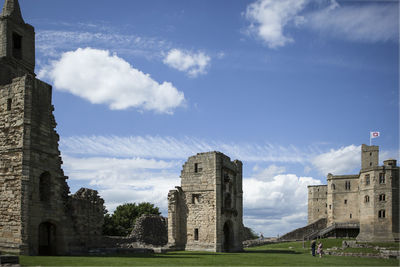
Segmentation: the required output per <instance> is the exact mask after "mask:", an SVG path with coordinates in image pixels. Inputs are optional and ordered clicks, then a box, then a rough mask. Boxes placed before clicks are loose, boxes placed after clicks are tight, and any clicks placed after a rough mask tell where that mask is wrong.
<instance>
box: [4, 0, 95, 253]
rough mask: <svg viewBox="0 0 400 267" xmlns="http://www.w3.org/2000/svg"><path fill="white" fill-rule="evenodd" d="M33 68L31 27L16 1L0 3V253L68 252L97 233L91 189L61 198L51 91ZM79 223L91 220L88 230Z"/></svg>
mask: <svg viewBox="0 0 400 267" xmlns="http://www.w3.org/2000/svg"><path fill="white" fill-rule="evenodd" d="M34 69H35V33H34V28H33V27H32V26H31V25H29V24H26V23H25V22H24V20H23V18H22V15H21V10H20V6H19V3H18V0H5V3H4V7H3V10H2V13H1V15H0V251H7V252H14V253H20V254H31V255H37V254H42V255H55V254H70V253H71V252H72V251H73V250H82V249H83V248H84V247H87V246H90V243H91V242H96V237H97V236H99V235H100V234H101V224H102V220H103V217H102V216H103V215H102V212H103V200H102V199H100V198H99V197H98V195H97V192H96V191H93V190H86V189H81V190H80V191H79V192H78V193H77V194H75V195H73V196H69V195H68V194H69V187H68V185H67V183H66V179H67V177H66V176H65V175H64V172H63V170H62V169H61V164H62V161H61V157H60V151H59V149H58V140H59V136H58V134H57V133H56V131H55V127H56V122H55V119H54V116H53V109H54V107H53V105H52V103H51V99H52V88H51V86H50V85H48V84H46V83H44V82H42V81H40V80H38V79H36V78H35V73H34ZM82 190H83V191H82ZM82 215H87V216H88V218H84V219H83V218H82V217H81V216H82ZM86 220H89V221H90V220H93V221H97V222H96V223H95V224H94V225H93V226H92V228H91V231H86V230H88V229H87V228H86V227H85V224H86V222H85V221H86ZM99 224H100V225H99Z"/></svg>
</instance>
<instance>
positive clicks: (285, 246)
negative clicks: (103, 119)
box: [20, 240, 399, 266]
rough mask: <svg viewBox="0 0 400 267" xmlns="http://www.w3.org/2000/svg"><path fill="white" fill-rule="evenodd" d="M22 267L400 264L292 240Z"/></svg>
mask: <svg viewBox="0 0 400 267" xmlns="http://www.w3.org/2000/svg"><path fill="white" fill-rule="evenodd" d="M323 244H324V247H325V248H328V247H332V246H337V247H340V246H341V240H324V241H323ZM20 262H21V264H22V265H23V266H274V265H275V266H399V260H396V259H369V258H356V257H336V256H324V257H322V258H319V257H312V256H311V255H310V251H309V243H308V242H306V243H305V248H303V243H302V242H290V243H280V244H271V245H265V246H260V247H255V248H250V249H246V250H245V252H243V253H208V252H189V251H179V252H169V253H166V254H151V255H143V254H136V255H123V256H105V257H94V256H93V257H30V256H21V257H20Z"/></svg>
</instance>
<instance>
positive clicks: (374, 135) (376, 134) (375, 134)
mask: <svg viewBox="0 0 400 267" xmlns="http://www.w3.org/2000/svg"><path fill="white" fill-rule="evenodd" d="M380 135H381V133H380V132H371V135H370V138H377V137H379V136H380Z"/></svg>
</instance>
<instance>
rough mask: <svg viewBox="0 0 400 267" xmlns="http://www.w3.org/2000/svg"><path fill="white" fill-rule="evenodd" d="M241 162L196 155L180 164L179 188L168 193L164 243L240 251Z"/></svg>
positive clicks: (217, 154) (212, 154)
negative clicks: (166, 240)
mask: <svg viewBox="0 0 400 267" xmlns="http://www.w3.org/2000/svg"><path fill="white" fill-rule="evenodd" d="M242 233H243V191H242V162H240V161H238V160H235V161H231V160H230V158H229V157H227V156H225V155H224V154H222V153H220V152H208V153H199V154H197V155H195V156H192V157H190V158H189V159H188V160H187V162H186V163H185V164H184V165H183V169H182V172H181V186H180V187H176V189H174V190H170V192H169V193H168V243H169V246H170V247H172V248H175V249H182V250H183V249H185V250H203V251H214V252H221V251H241V250H242V249H243V245H242V239H243V238H242Z"/></svg>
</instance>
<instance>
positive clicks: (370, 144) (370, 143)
mask: <svg viewBox="0 0 400 267" xmlns="http://www.w3.org/2000/svg"><path fill="white" fill-rule="evenodd" d="M369 146H372V138H371V132H370V133H369Z"/></svg>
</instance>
